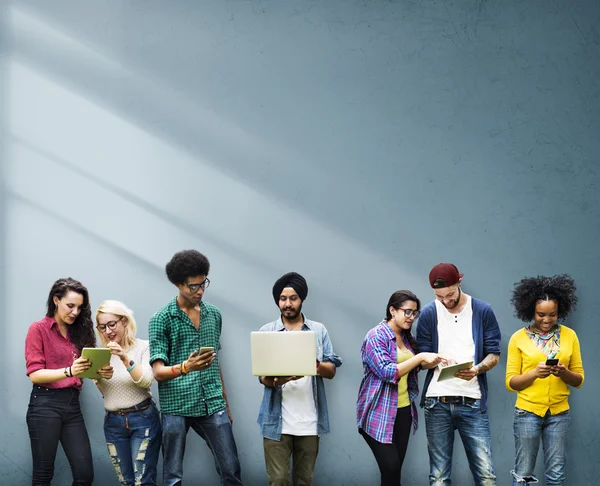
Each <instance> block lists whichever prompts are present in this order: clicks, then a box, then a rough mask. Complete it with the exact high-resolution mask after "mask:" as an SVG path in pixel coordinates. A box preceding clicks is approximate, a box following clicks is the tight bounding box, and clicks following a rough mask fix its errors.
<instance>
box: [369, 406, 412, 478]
mask: <svg viewBox="0 0 600 486" xmlns="http://www.w3.org/2000/svg"><path fill="white" fill-rule="evenodd" d="M411 426H412V415H411V414H410V406H408V407H402V408H399V409H398V413H397V414H396V421H395V422H394V435H393V437H392V440H393V443H392V444H384V443H382V442H378V441H376V440H375V439H373V437H371V436H369V435H367V434H366V433H365V432H364V431H363V430H362V429H359V432H360V434H361V435H362V436H363V438H364V439H365V441H366V442H367V444H368V445H369V447H370V448H371V451H373V455H374V456H375V460H376V461H377V465H378V466H379V472H380V473H381V486H399V485H400V476H401V473H402V463H403V462H404V456H406V449H407V447H408V438H409V437H410V429H411Z"/></svg>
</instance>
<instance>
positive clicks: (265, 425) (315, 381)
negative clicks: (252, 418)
mask: <svg viewBox="0 0 600 486" xmlns="http://www.w3.org/2000/svg"><path fill="white" fill-rule="evenodd" d="M259 331H285V327H284V326H283V322H282V321H281V317H280V318H279V319H277V320H276V321H274V322H270V323H269V324H265V325H264V326H263V327H261V328H260V329H259ZM302 331H314V332H315V334H316V338H317V360H318V361H321V362H323V363H333V364H334V365H335V367H336V368H339V367H340V366H342V359H341V358H340V357H339V356H337V355H336V354H335V353H334V351H333V345H332V344H331V339H329V334H328V333H327V329H326V328H325V326H324V325H323V324H321V323H320V322H315V321H310V320H308V319H306V317H305V318H304V324H303V325H302ZM259 379H260V378H259ZM312 387H313V395H314V397H315V405H316V408H317V415H318V420H317V435H322V434H328V433H329V415H328V413H327V398H326V396H325V385H324V383H323V378H322V377H320V376H313V377H312ZM264 389H265V390H264V394H263V400H262V403H261V405H260V412H259V413H258V420H257V422H258V425H259V426H260V431H261V433H262V435H263V437H266V438H267V439H272V440H281V428H282V419H281V398H282V390H281V388H270V387H268V386H265V387H264Z"/></svg>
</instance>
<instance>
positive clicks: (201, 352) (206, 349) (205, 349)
mask: <svg viewBox="0 0 600 486" xmlns="http://www.w3.org/2000/svg"><path fill="white" fill-rule="evenodd" d="M214 350H215V348H213V347H212V346H202V347H201V348H200V350H199V351H198V354H203V353H206V352H208V351H210V352H211V353H212V352H214ZM557 361H558V360H557Z"/></svg>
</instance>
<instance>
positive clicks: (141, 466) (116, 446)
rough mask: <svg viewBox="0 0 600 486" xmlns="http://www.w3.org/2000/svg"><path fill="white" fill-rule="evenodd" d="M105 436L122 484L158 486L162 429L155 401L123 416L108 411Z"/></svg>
mask: <svg viewBox="0 0 600 486" xmlns="http://www.w3.org/2000/svg"><path fill="white" fill-rule="evenodd" d="M104 437H105V438H106V445H107V446H108V454H109V455H110V459H111V461H112V464H113V466H114V468H115V472H116V473H117V478H118V480H119V482H120V484H122V485H123V486H140V485H151V486H156V484H157V482H156V465H157V464H158V457H159V454H160V444H161V438H162V428H161V425H160V414H159V412H158V410H157V409H156V405H155V404H154V402H152V403H151V404H150V406H149V407H148V408H146V409H144V410H139V411H136V412H129V413H127V414H123V415H119V414H116V413H110V412H106V414H105V416H104Z"/></svg>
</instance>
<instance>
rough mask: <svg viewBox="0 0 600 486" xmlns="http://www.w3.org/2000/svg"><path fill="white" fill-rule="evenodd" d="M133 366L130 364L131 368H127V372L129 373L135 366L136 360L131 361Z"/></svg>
mask: <svg viewBox="0 0 600 486" xmlns="http://www.w3.org/2000/svg"><path fill="white" fill-rule="evenodd" d="M130 364H131V366H129V368H127V372H128V373H129V372H130V371H131V370H132V369H133V368H134V366H135V361H131V362H130Z"/></svg>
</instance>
